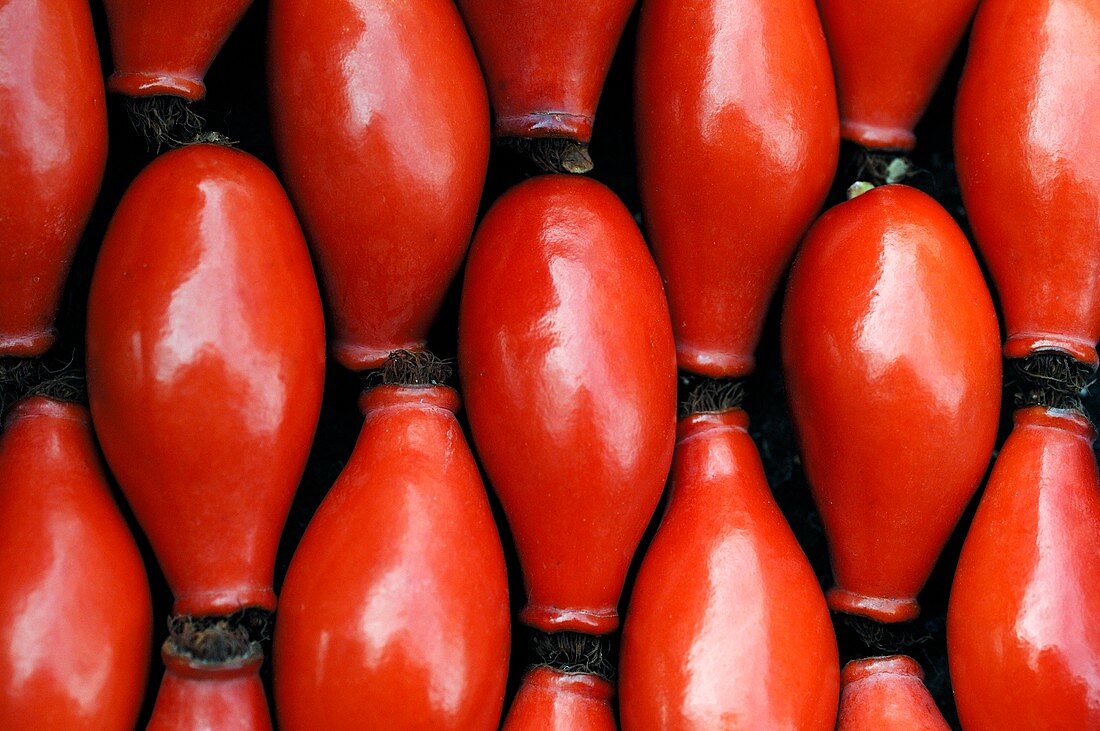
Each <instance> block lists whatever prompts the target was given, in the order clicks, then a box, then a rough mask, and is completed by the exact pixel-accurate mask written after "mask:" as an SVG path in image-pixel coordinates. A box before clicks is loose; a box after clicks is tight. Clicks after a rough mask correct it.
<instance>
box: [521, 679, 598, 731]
mask: <svg viewBox="0 0 1100 731" xmlns="http://www.w3.org/2000/svg"><path fill="white" fill-rule="evenodd" d="M614 694H615V689H614V687H613V686H612V685H611V683H609V682H607V681H606V680H604V679H603V678H599V677H596V676H595V675H587V674H584V673H563V672H560V671H558V670H554V669H552V668H548V667H545V666H539V667H535V668H532V669H531V670H529V671H528V672H527V674H526V675H525V676H523V684H522V685H520V688H519V693H517V694H516V699H515V700H514V701H513V702H512V707H511V709H509V711H508V717H507V718H506V719H505V721H504V731H616V728H617V726H616V725H615V712H614V711H613V710H612V708H611V699H612V698H613V697H614Z"/></svg>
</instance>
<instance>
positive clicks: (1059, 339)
mask: <svg viewBox="0 0 1100 731" xmlns="http://www.w3.org/2000/svg"><path fill="white" fill-rule="evenodd" d="M1097 120H1100V3H1097V2H1095V0H1009V1H1008V2H1004V1H1003V0H987V2H984V3H982V6H981V10H980V11H979V12H978V18H977V20H976V21H975V23H974V32H973V34H972V36H971V41H970V55H969V56H968V57H967V61H966V70H965V72H964V73H963V77H962V82H961V85H960V87H959V99H958V104H957V105H956V110H955V156H956V160H957V162H958V169H959V184H960V186H961V187H962V193H963V200H964V202H965V203H966V211H967V214H968V216H969V219H970V223H971V224H972V225H973V227H974V236H975V238H976V239H977V241H978V247H979V249H980V250H981V252H982V256H983V257H984V258H985V261H986V264H988V266H989V270H990V272H991V273H992V275H993V280H994V282H996V285H997V290H998V293H999V294H1000V301H1001V307H1002V309H1003V310H1004V316H1005V326H1006V329H1007V331H1008V339H1007V341H1006V343H1005V355H1007V356H1008V357H1009V358H1023V357H1025V356H1027V355H1029V354H1030V353H1033V352H1036V351H1041V350H1060V351H1063V352H1065V353H1068V354H1070V355H1072V356H1073V357H1074V358H1076V359H1077V360H1079V361H1082V362H1084V363H1088V364H1090V365H1092V366H1093V367H1096V365H1097V364H1098V362H1100V361H1098V359H1097V356H1096V341H1097V339H1098V338H1100V135H1097V134H1096V133H1095V128H1096V122H1097Z"/></svg>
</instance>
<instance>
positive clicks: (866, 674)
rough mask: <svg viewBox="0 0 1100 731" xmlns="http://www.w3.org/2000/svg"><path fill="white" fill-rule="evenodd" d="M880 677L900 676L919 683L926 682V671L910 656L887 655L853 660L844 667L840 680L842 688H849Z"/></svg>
mask: <svg viewBox="0 0 1100 731" xmlns="http://www.w3.org/2000/svg"><path fill="white" fill-rule="evenodd" d="M880 675H898V676H903V677H907V678H913V679H915V680H917V681H919V682H923V681H924V670H922V669H921V666H920V664H918V663H917V661H916V660H914V659H913V658H911V657H909V656H908V655H885V656H880V657H868V658H863V659H861V660H853V661H851V662H850V663H848V664H847V665H845V666H844V672H843V673H842V674H841V678H840V680H841V684H842V686H845V687H847V686H849V685H854V684H856V683H858V682H860V681H862V680H866V679H867V678H871V677H875V676H880Z"/></svg>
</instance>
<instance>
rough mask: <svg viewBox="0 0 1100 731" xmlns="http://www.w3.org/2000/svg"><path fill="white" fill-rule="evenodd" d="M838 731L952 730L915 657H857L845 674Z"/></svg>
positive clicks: (848, 665) (842, 680)
mask: <svg viewBox="0 0 1100 731" xmlns="http://www.w3.org/2000/svg"><path fill="white" fill-rule="evenodd" d="M841 682H842V683H843V687H842V689H841V692H840V718H839V720H838V721H837V725H836V728H837V731H867V729H876V730H877V731H950V729H951V727H950V726H948V725H947V721H945V720H943V715H942V714H941V713H940V710H939V709H938V708H936V702H935V701H934V700H932V694H931V693H929V692H928V688H925V687H924V671H923V670H921V667H920V665H919V664H918V663H917V661H916V660H914V659H913V658H911V657H906V656H905V655H890V656H887V657H870V658H867V659H865V660H853V661H852V662H850V663H848V664H847V665H845V666H844V672H843V673H842V675H841Z"/></svg>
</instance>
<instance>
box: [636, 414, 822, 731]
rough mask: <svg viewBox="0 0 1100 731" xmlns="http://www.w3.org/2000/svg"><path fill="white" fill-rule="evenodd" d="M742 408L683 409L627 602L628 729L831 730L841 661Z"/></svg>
mask: <svg viewBox="0 0 1100 731" xmlns="http://www.w3.org/2000/svg"><path fill="white" fill-rule="evenodd" d="M747 427H748V416H747V415H746V414H745V412H744V411H742V410H741V409H731V410H728V411H724V412H720V413H700V414H693V415H691V416H688V417H685V418H684V419H682V420H681V421H680V424H679V428H678V441H677V443H676V452H675V456H674V457H673V465H672V479H671V487H670V490H671V493H670V497H669V506H668V511H667V512H666V513H665V516H664V518H663V519H662V520H661V525H660V527H659V528H658V530H657V534H656V536H655V537H654V539H653V543H652V544H650V547H649V550H648V552H647V553H646V555H645V558H644V559H643V561H642V566H641V569H640V571H639V574H638V579H637V581H636V583H635V585H634V590H633V592H632V594H631V597H630V606H629V607H628V609H627V615H626V627H625V628H624V630H623V644H622V654H621V660H620V665H619V673H620V679H619V693H620V704H619V711H620V717H621V718H622V723H623V728H624V729H627V730H628V731H629V730H630V729H654V728H664V729H699V730H700V731H702V730H703V729H716V730H717V729H734V728H740V729H763V728H798V729H807V730H808V729H821V731H831V729H832V728H833V724H834V722H835V721H836V709H837V692H838V687H839V680H838V675H839V664H838V660H837V647H836V639H835V638H834V636H833V626H832V623H831V622H830V620H829V610H828V608H827V607H826V606H825V597H824V596H822V594H821V587H820V586H819V585H818V583H817V577H816V576H815V575H814V572H813V569H812V568H810V563H809V561H807V560H806V556H805V554H803V553H802V549H801V547H799V545H798V541H796V540H795V537H794V534H793V533H791V529H790V527H789V526H788V525H787V521H786V519H785V518H784V517H783V514H782V513H781V512H780V511H779V506H777V505H776V504H775V500H774V499H773V498H772V495H771V490H770V489H769V488H768V483H767V481H766V479H765V477H764V468H763V465H762V464H761V463H760V456H759V455H758V454H757V451H756V446H755V445H754V444H753V442H752V438H751V437H750V436H749V434H748V432H747V431H746V429H747Z"/></svg>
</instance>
